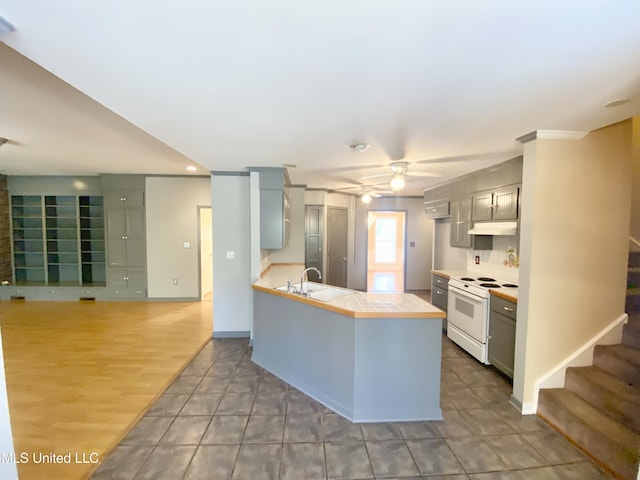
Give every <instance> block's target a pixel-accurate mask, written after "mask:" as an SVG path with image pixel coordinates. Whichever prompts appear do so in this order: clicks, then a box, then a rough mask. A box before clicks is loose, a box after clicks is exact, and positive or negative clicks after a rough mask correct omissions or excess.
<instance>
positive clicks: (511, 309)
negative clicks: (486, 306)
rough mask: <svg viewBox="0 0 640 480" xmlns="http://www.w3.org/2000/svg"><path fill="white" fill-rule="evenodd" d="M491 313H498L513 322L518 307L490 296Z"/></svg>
mask: <svg viewBox="0 0 640 480" xmlns="http://www.w3.org/2000/svg"><path fill="white" fill-rule="evenodd" d="M491 311H493V312H496V313H500V314H501V315H504V316H505V317H507V318H510V319H511V320H515V319H516V316H517V314H518V305H517V304H516V303H513V302H509V301H507V300H504V299H502V298H500V297H496V296H495V295H491Z"/></svg>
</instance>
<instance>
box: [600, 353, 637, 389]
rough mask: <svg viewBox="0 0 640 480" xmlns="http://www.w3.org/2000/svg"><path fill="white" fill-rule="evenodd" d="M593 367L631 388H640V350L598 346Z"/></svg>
mask: <svg viewBox="0 0 640 480" xmlns="http://www.w3.org/2000/svg"><path fill="white" fill-rule="evenodd" d="M593 365H595V366H596V367H600V368H601V369H602V370H605V371H607V372H609V373H611V374H612V375H614V376H616V377H618V378H619V379H621V380H623V381H625V382H627V383H628V384H629V385H631V386H635V387H640V349H637V348H634V347H631V346H629V345H597V346H596V348H595V349H594V351H593Z"/></svg>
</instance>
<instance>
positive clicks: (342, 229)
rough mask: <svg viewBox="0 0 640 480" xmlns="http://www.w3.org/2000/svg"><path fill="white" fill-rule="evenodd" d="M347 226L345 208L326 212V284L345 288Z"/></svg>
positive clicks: (330, 208)
mask: <svg viewBox="0 0 640 480" xmlns="http://www.w3.org/2000/svg"><path fill="white" fill-rule="evenodd" d="M347 225H348V216H347V209H346V208H339V207H329V209H328V210H327V263H328V268H327V283H328V284H329V285H335V286H336V287H346V286H347V248H348V247H347Z"/></svg>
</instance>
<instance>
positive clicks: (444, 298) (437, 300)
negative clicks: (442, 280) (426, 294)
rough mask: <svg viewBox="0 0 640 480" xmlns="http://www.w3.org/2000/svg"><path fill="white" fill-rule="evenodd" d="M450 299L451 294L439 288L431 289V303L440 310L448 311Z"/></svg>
mask: <svg viewBox="0 0 640 480" xmlns="http://www.w3.org/2000/svg"><path fill="white" fill-rule="evenodd" d="M448 299H449V292H448V291H447V290H443V289H442V288H438V287H436V286H432V287H431V303H432V304H433V305H435V306H436V307H438V308H439V309H440V310H444V311H445V312H446V311H447V302H448Z"/></svg>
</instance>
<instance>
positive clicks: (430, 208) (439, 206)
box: [424, 200, 449, 218]
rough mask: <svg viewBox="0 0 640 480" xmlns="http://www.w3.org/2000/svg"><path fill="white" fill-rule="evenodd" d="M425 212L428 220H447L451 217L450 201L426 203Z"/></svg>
mask: <svg viewBox="0 0 640 480" xmlns="http://www.w3.org/2000/svg"><path fill="white" fill-rule="evenodd" d="M424 212H425V214H426V215H427V217H428V218H445V217H448V216H449V200H433V201H430V202H424Z"/></svg>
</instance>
